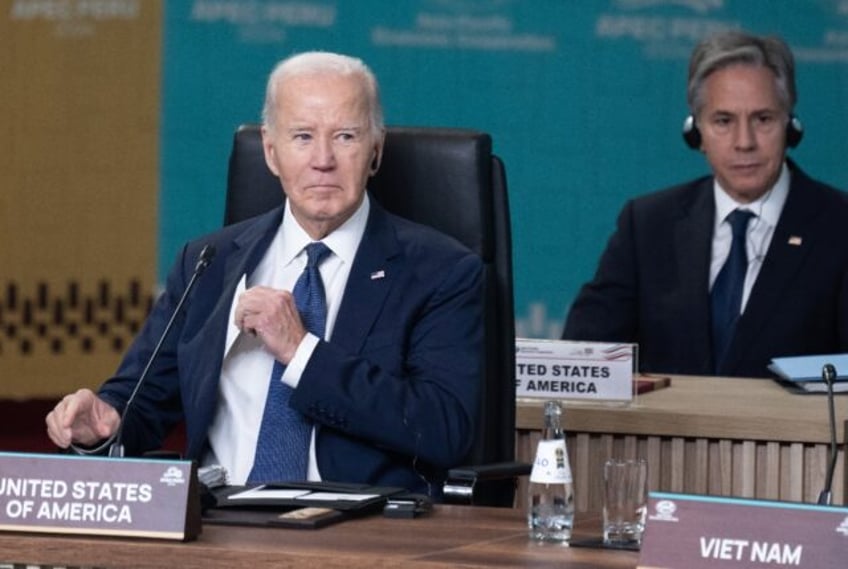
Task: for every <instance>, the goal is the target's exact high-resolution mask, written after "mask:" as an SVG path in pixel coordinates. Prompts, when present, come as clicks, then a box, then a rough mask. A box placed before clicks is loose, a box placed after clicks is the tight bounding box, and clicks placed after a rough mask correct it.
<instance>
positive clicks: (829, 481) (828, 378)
mask: <svg viewBox="0 0 848 569" xmlns="http://www.w3.org/2000/svg"><path fill="white" fill-rule="evenodd" d="M822 380H823V381H824V382H825V384H826V385H827V403H828V409H829V410H830V460H829V462H828V465H827V473H826V474H825V482H824V489H823V490H822V491H821V493H820V494H819V501H818V503H819V504H822V505H826V506H829V505H831V504H832V503H833V496H832V493H831V487H832V486H833V471H834V470H836V453H837V448H836V413H835V412H834V409H833V382H834V381H835V380H836V368H835V367H834V366H833V364H824V365H823V366H822Z"/></svg>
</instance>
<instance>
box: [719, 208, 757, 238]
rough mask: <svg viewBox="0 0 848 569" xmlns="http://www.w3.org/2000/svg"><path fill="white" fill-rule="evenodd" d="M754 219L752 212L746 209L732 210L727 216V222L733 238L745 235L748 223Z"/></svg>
mask: <svg viewBox="0 0 848 569" xmlns="http://www.w3.org/2000/svg"><path fill="white" fill-rule="evenodd" d="M752 217H754V212H752V211H749V210H747V209H734V210H733V211H731V212H730V213H729V214H727V218H726V219H727V222H728V223H729V224H730V228H731V230H732V231H733V236H734V237H739V236H741V235H745V230H746V229H748V221H749V220H750V219H751V218H752Z"/></svg>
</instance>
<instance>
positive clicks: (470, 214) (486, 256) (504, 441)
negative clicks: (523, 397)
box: [224, 125, 529, 507]
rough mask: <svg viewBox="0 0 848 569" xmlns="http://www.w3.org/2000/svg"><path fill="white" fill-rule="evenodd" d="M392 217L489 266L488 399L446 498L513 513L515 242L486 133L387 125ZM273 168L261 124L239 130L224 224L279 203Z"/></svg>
mask: <svg viewBox="0 0 848 569" xmlns="http://www.w3.org/2000/svg"><path fill="white" fill-rule="evenodd" d="M368 188H369V191H370V193H371V195H372V196H373V197H374V199H376V200H377V201H378V202H379V203H380V204H381V205H382V206H383V207H385V208H386V209H387V210H389V211H391V212H392V213H395V214H397V215H400V216H402V217H405V218H408V219H411V220H413V221H416V222H419V223H423V224H426V225H430V226H432V227H435V228H436V229H439V230H441V231H442V232H444V233H447V234H449V235H452V236H454V237H455V238H456V239H458V240H459V241H461V242H462V243H464V244H465V245H466V246H467V247H469V248H470V249H471V250H473V251H475V252H476V253H478V254H479V255H480V257H482V259H483V261H484V263H485V295H486V298H485V307H486V308H485V366H484V368H485V369H484V378H483V385H484V389H483V396H482V397H483V401H482V402H481V415H480V418H481V420H480V422H479V424H478V425H477V429H476V435H475V441H474V445H473V450H472V452H471V455H470V456H469V457H468V459H467V461H466V463H467V465H468V467H463V468H457V469H454V470H452V471H451V472H450V473H449V480H448V481H447V483H446V484H445V500H446V501H449V502H459V503H473V504H481V505H492V506H507V507H509V506H512V505H513V499H514V493H515V484H516V476H517V475H520V474H526V473H528V472H529V465H524V464H518V463H515V462H514V457H515V317H514V310H513V281H512V237H511V230H510V220H509V206H508V200H507V189H506V176H505V172H504V166H503V163H502V162H501V160H500V159H499V158H498V157H497V156H494V155H493V154H492V140H491V137H490V136H489V135H488V134H484V133H480V132H475V131H470V130H459V129H442V128H406V127H389V128H388V129H387V134H386V144H385V149H384V152H383V161H382V164H381V166H380V170H379V171H378V173H377V174H376V175H375V176H374V177H373V178H372V179H371V180H370V181H369V185H368ZM282 200H283V192H282V189H281V187H280V182H279V179H278V178H277V177H276V176H274V175H273V174H272V173H271V171H270V170H268V168H267V166H266V164H265V159H264V155H263V151H262V140H261V134H260V129H259V126H258V125H243V126H241V127H240V128H239V129H238V130H237V131H236V133H235V137H234V140H233V148H232V153H231V155H230V164H229V174H228V178H227V198H226V212H225V215H224V223H225V224H231V223H234V222H237V221H241V220H243V219H247V218H249V217H252V216H255V215H259V214H261V213H264V212H265V211H267V210H269V209H271V208H273V207H276V206H278V205H280V204H281V203H282Z"/></svg>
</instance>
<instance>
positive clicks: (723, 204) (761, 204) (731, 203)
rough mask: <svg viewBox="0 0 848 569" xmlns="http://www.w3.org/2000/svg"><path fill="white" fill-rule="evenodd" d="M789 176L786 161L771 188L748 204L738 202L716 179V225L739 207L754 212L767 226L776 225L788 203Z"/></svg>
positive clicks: (714, 193) (714, 184)
mask: <svg viewBox="0 0 848 569" xmlns="http://www.w3.org/2000/svg"><path fill="white" fill-rule="evenodd" d="M789 178H790V174H789V168H788V167H787V166H786V162H784V163H783V166H782V167H781V169H780V176H779V177H778V178H777V182H775V184H774V186H773V187H772V188H771V190H769V191H767V192H766V193H764V194H763V195H762V196H760V197H759V198H758V199H756V200H754V201H753V202H751V203H747V204H741V203H738V202H737V201H735V200H734V199H733V198H731V197H730V196H729V195H728V194H727V192H725V191H724V188H722V187H721V184H720V183H719V181H718V179H714V182H713V196H714V197H715V204H716V217H715V225H716V227H718V226H719V225H721V223H722V222H723V221H724V219H725V218H726V217H727V214H729V213H730V212H731V211H733V210H734V209H737V208H738V209H746V210H748V211H751V212H753V213H754V214H755V215H756V216H757V217H758V218H759V219H760V223H762V224H764V225H765V226H769V227H774V226H776V225H777V221H778V220H779V219H780V213H781V212H782V211H783V205H784V204H785V203H786V197H787V196H788V195H789Z"/></svg>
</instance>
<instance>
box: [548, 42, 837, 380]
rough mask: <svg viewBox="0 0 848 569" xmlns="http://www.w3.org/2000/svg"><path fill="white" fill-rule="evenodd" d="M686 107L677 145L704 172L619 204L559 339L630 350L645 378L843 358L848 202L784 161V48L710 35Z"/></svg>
mask: <svg viewBox="0 0 848 569" xmlns="http://www.w3.org/2000/svg"><path fill="white" fill-rule="evenodd" d="M687 99H688V104H689V108H690V111H691V115H690V116H689V117H688V118H687V119H686V121H685V123H684V132H683V137H684V140H685V141H686V143H687V144H688V145H689V146H690V147H692V148H693V149H697V150H700V151H701V152H703V153H704V156H705V157H706V159H707V162H708V164H709V165H710V168H711V170H712V175H711V176H706V177H703V178H700V179H697V180H694V181H691V182H687V183H685V184H681V185H678V186H675V187H672V188H669V189H665V190H662V191H659V192H656V193H653V194H650V195H647V196H643V197H640V198H636V199H633V200H631V201H629V202H628V203H627V204H626V205H625V206H624V209H623V211H622V212H621V214H620V216H619V218H618V222H617V229H616V231H615V233H614V234H613V236H612V237H611V239H610V241H609V243H608V245H607V248H606V250H605V252H604V253H603V256H602V257H601V260H600V263H599V266H598V270H597V273H596V274H595V276H594V278H593V280H592V281H591V282H589V283H588V284H586V285H585V286H584V287H583V288H582V289H581V291H580V293H579V295H578V297H577V299H576V300H575V302H574V304H573V305H572V307H571V310H570V312H569V315H568V318H567V320H566V325H565V329H564V331H563V335H562V337H563V339H571V340H593V341H610V342H635V343H638V344H639V363H640V367H641V369H642V370H643V371H646V372H663V373H677V374H691V375H721V376H742V377H768V376H769V371H768V369H767V366H768V364H769V362H770V360H771V359H772V358H775V357H781V356H793V355H804V354H826V353H834V352H845V351H848V195H846V194H845V193H843V192H840V191H838V190H836V189H834V188H831V187H829V186H826V185H824V184H822V183H820V182H817V181H815V180H813V179H811V178H810V177H808V176H807V175H806V174H805V173H804V172H803V171H802V170H801V169H800V168H799V167H798V166H797V165H795V164H794V163H793V162H792V161H791V160H790V159H788V158H787V157H786V149H787V148H788V147H794V146H795V145H797V144H798V143H799V142H800V140H801V137H802V133H803V131H802V129H801V123H800V122H799V121H798V120H797V119H796V118H795V117H794V115H793V109H794V106H795V101H796V92H795V70H794V61H793V57H792V53H791V51H790V50H789V47H788V46H787V45H786V43H784V42H783V41H782V40H781V39H779V38H776V37H758V36H754V35H751V34H748V33H744V32H740V31H727V32H721V33H718V34H716V35H713V36H711V37H709V38H707V39H706V40H704V41H703V42H701V43H700V44H699V45H697V46H696V47H695V49H694V51H693V53H692V56H691V59H690V62H689V80H688V92H687Z"/></svg>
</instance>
